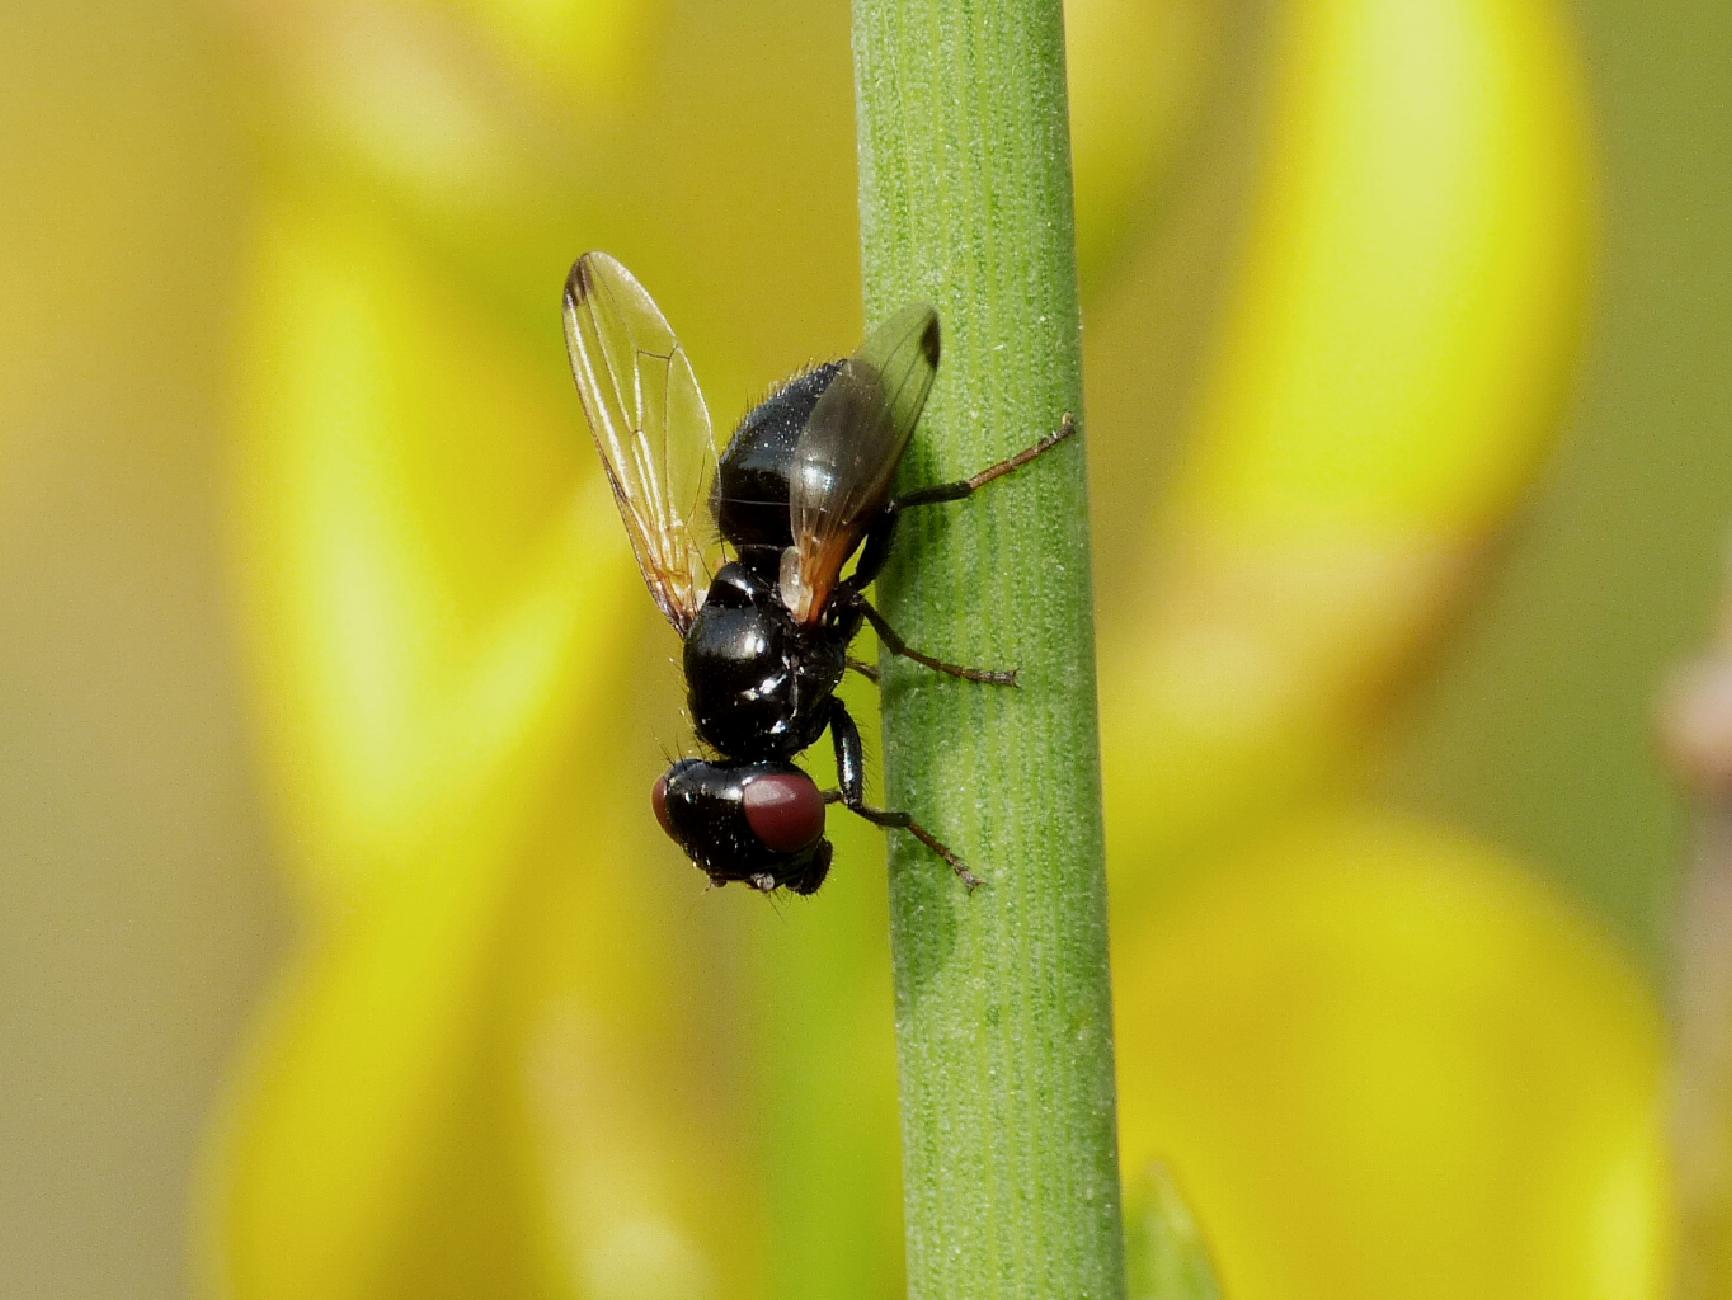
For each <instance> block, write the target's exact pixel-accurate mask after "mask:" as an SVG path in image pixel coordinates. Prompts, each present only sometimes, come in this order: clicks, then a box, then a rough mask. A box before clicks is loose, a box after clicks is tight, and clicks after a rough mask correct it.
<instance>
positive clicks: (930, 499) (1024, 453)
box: [884, 411, 1076, 515]
mask: <svg viewBox="0 0 1732 1300" xmlns="http://www.w3.org/2000/svg"><path fill="white" fill-rule="evenodd" d="M1075 432H1076V420H1075V419H1074V418H1073V417H1072V415H1071V413H1070V412H1069V411H1066V412H1065V413H1064V419H1062V420H1060V421H1059V422H1058V428H1056V429H1054V430H1053V431H1052V432H1051V433H1049V434H1047V435H1046V436H1045V437H1044V438H1042V439H1041V440H1040V441H1039V442H1037V443H1035V444H1034V445H1033V446H1032V447H1024V448H1023V449H1022V450H1021V451H1019V452H1017V453H1016V455H1014V456H1007V457H1005V459H1003V460H1001V461H999V462H998V463H997V464H994V465H988V466H987V467H986V468H985V469H983V470H981V471H980V473H978V474H972V475H970V476H969V477H968V478H963V479H957V480H956V482H954V483H934V484H933V485H932V486H931V487H923V488H919V489H917V490H915V491H913V492H905V493H903V494H902V495H901V496H899V497H892V498H891V499H890V503H889V504H888V505H887V506H885V507H884V508H885V510H886V511H888V512H889V513H890V514H892V515H895V514H899V513H900V512H902V511H904V510H908V509H911V508H912V507H914V506H933V505H938V504H940V503H942V502H945V501H961V500H963V499H964V498H965V497H971V496H973V495H974V494H975V492H976V491H978V490H979V489H980V488H983V487H985V486H986V485H987V484H988V483H990V482H992V480H993V479H995V478H1003V477H1004V476H1005V475H1006V474H1009V473H1011V472H1012V471H1014V470H1019V469H1021V468H1022V467H1023V466H1024V465H1026V464H1028V463H1029V462H1030V461H1032V460H1037V459H1039V458H1040V457H1042V456H1044V455H1046V453H1047V452H1049V451H1051V450H1052V449H1053V448H1054V447H1056V446H1058V445H1059V443H1061V442H1063V441H1064V440H1065V439H1066V438H1069V437H1070V436H1071V435H1072V434H1074V433H1075Z"/></svg>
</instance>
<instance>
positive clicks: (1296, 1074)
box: [1115, 815, 1663, 1300]
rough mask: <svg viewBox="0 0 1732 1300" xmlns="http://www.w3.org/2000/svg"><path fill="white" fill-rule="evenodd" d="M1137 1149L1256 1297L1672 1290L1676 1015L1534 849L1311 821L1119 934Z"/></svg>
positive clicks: (1128, 1125) (1128, 1110)
mask: <svg viewBox="0 0 1732 1300" xmlns="http://www.w3.org/2000/svg"><path fill="white" fill-rule="evenodd" d="M1121 936H1122V937H1121V938H1119V940H1118V960H1117V967H1118V971H1117V973H1118V976H1119V979H1118V983H1117V987H1116V992H1115V997H1116V999H1117V1002H1118V1007H1119V1024H1120V1034H1119V1047H1120V1061H1121V1066H1120V1072H1121V1096H1120V1106H1121V1118H1122V1134H1123V1147H1124V1153H1125V1157H1126V1163H1127V1167H1129V1168H1137V1167H1140V1166H1141V1164H1143V1163H1144V1162H1146V1161H1148V1160H1150V1159H1153V1158H1156V1157H1159V1158H1162V1159H1165V1160H1167V1161H1169V1162H1170V1163H1171V1165H1172V1166H1173V1168H1174V1170H1175V1172H1176V1175H1177V1177H1178V1178H1179V1180H1180V1181H1181V1182H1182V1183H1183V1185H1184V1186H1185V1189H1186V1191H1187V1193H1188V1195H1189V1198H1190V1201H1191V1205H1192V1208H1193V1209H1194V1210H1195V1212H1196V1215H1197V1218H1198V1220H1199V1221H1200V1223H1201V1225H1202V1228H1203V1231H1204V1234H1205V1236H1206V1237H1207V1238H1208V1240H1209V1241H1210V1243H1211V1246H1212V1247H1213V1250H1214V1255H1215V1261H1216V1263H1217V1265H1218V1266H1219V1270H1220V1274H1221V1281H1222V1287H1223V1290H1224V1291H1225V1293H1226V1294H1227V1295H1230V1296H1233V1297H1235V1298H1236V1300H1262V1298H1263V1297H1269V1298H1270V1300H1273V1298H1274V1297H1280V1298H1281V1300H1309V1298H1311V1297H1316V1298H1317V1300H1325V1298H1326V1300H1389V1298H1390V1297H1395V1296H1399V1297H1401V1300H1461V1298H1462V1297H1465V1296H1472V1297H1474V1300H1504V1298H1506V1297H1507V1300H1551V1298H1553V1297H1555V1298H1556V1300H1644V1298H1645V1297H1653V1296H1657V1295H1658V1294H1660V1291H1659V1285H1658V1282H1659V1277H1660V1271H1659V1270H1660V1265H1659V1256H1660V1253H1661V1244H1660V1241H1659V1236H1660V1232H1659V1228H1658V1226H1657V1225H1658V1223H1659V1222H1660V1208H1659V1203H1660V1199H1661V1194H1662V1174H1661V1169H1662V1164H1663V1148H1662V1134H1661V1131H1660V1124H1659V1116H1658V1113H1657V1111H1658V1108H1657V1100H1658V1097H1657V1090H1658V1087H1659V1078H1658V1074H1659V1061H1660V1053H1661V1031H1660V1025H1659V1023H1658V1016H1657V1014H1656V1010H1655V1008H1654V1006H1653V1005H1652V1003H1651V1001H1650V998H1649V995H1648V993H1647V990H1646V989H1645V988H1644V987H1643V985H1642V983H1641V981H1640V979H1639V978H1638V977H1637V975H1636V973H1635V971H1634V970H1633V969H1632V967H1631V966H1630V964H1629V963H1628V962H1627V961H1625V960H1624V959H1623V957H1622V956H1621V955H1620V954H1619V953H1618V952H1617V951H1616V950H1615V948H1614V947H1613V946H1612V945H1611V944H1610V942H1609V941H1608V939H1607V938H1606V936H1605V935H1604V934H1602V933H1601V932H1599V931H1598V930H1596V929H1595V928H1594V927H1593V926H1592V925H1591V924H1590V923H1589V922H1587V921H1586V920H1585V919H1584V918H1582V917H1581V916H1579V915H1576V914H1574V913H1572V912H1571V911H1569V910H1568V909H1567V908H1565V907H1564V906H1563V905H1562V904H1561V903H1560V902H1559V901H1558V900H1557V899H1556V898H1554V897H1553V896H1551V895H1550V894H1549V893H1548V892H1546V891H1545V890H1544V889H1543V888H1541V887H1540V886H1539V885H1538V884H1536V883H1535V882H1534V881H1533V880H1532V879H1531V878H1530V877H1529V876H1528V875H1527V874H1526V873H1524V872H1523V871H1522V870H1521V869H1520V868H1519V866H1518V865H1516V864H1515V863H1512V862H1510V861H1508V860H1507V859H1505V858H1503V857H1501V856H1500V855H1498V854H1496V853H1494V852H1492V851H1490V850H1487V849H1485V848H1484V847H1482V846H1479V845H1477V844H1474V843H1471V842H1467V841H1464V840H1461V839H1459V838H1455V837H1452V836H1449V835H1447V834H1444V833H1441V832H1438V831H1435V830H1432V829H1429V828H1427V827H1424V826H1422V825H1417V824H1413V823H1409V822H1405V821H1401V820H1397V819H1392V818H1389V817H1379V816H1373V815H1358V816H1350V817H1349V816H1337V817H1325V818H1320V819H1318V820H1316V821H1313V822H1311V823H1309V824H1306V825H1303V826H1300V827H1297V828H1294V829H1291V830H1289V831H1288V832H1287V833H1285V834H1283V835H1281V836H1280V837H1278V838H1276V839H1275V840H1273V841H1271V842H1270V843H1268V844H1266V845H1265V846H1264V847H1262V848H1260V849H1259V850H1258V851H1257V852H1256V853H1255V854H1254V855H1252V856H1251V857H1250V858H1248V859H1247V860H1244V861H1241V862H1238V863H1235V864H1233V865H1232V867H1231V868H1230V869H1228V870H1226V871H1223V872H1221V873H1219V874H1217V875H1216V876H1214V877H1213V878H1212V880H1211V881H1210V882H1209V883H1206V884H1202V885H1200V886H1198V887H1196V888H1195V889H1194V890H1193V891H1187V893H1186V894H1185V895H1184V896H1183V897H1182V898H1179V899H1175V900H1172V910H1171V911H1170V912H1168V913H1167V914H1166V915H1164V916H1163V917H1162V918H1161V919H1160V920H1159V921H1158V922H1156V923H1153V924H1150V925H1147V926H1135V925H1133V926H1129V927H1121Z"/></svg>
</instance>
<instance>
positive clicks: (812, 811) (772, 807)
mask: <svg viewBox="0 0 1732 1300" xmlns="http://www.w3.org/2000/svg"><path fill="white" fill-rule="evenodd" d="M744 799H745V805H746V824H747V825H748V826H750V827H751V828H752V834H753V835H755V836H757V837H758V842H759V843H760V844H762V845H763V846H764V847H765V848H766V849H769V850H770V851H771V852H772V853H798V852H799V851H800V850H801V849H805V848H809V847H810V846H811V845H813V844H815V843H817V842H818V840H819V839H821V838H822V837H823V834H824V796H823V795H821V794H819V793H818V787H817V786H816V785H814V784H813V783H812V778H811V777H809V776H807V775H805V774H804V773H801V772H776V773H771V774H769V775H766V776H759V777H755V778H753V779H752V780H751V781H750V782H749V783H748V784H747V785H746V789H745V792H744ZM661 806H662V805H661V804H660V803H659V802H658V803H657V805H656V807H657V810H658V811H659V810H660V808H661ZM662 824H663V825H664V826H665V825H666V824H667V823H666V821H665V820H664V821H663V823H662Z"/></svg>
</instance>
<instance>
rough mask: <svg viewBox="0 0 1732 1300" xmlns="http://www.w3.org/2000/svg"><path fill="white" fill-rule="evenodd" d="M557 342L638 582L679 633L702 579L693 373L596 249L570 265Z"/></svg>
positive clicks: (651, 304)
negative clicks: (567, 360) (565, 354)
mask: <svg viewBox="0 0 1732 1300" xmlns="http://www.w3.org/2000/svg"><path fill="white" fill-rule="evenodd" d="M565 342H566V347H567V348H568V349H569V351H570V353H571V373H572V374H573V375H574V376H575V377H576V379H577V392H578V396H579V397H581V398H582V399H583V413H584V415H585V416H587V417H588V419H589V431H590V433H591V435H592V436H593V437H594V438H595V449H596V450H597V451H599V452H600V453H601V464H602V468H603V469H604V470H606V471H607V481H608V484H609V486H611V487H612V488H613V495H614V500H615V501H617V502H618V503H619V513H620V518H621V519H623V520H624V521H625V530H626V533H627V534H628V535H629V536H630V537H631V546H632V550H633V551H635V552H636V553H637V562H638V567H639V568H640V569H642V570H643V579H644V582H645V583H646V584H647V585H648V587H649V591H650V595H651V596H653V597H654V598H655V602H656V604H657V605H658V606H660V607H661V611H662V613H663V614H664V615H666V616H667V620H668V622H670V623H672V624H673V625H674V627H676V628H677V629H679V632H680V634H681V635H682V636H683V635H685V633H686V631H687V630H688V629H689V628H690V627H691V625H692V619H693V618H695V617H696V616H697V612H698V607H699V606H700V605H702V604H703V601H704V594H705V591H706V589H707V588H708V585H709V571H710V565H709V563H708V559H707V557H706V555H705V553H704V548H703V547H702V546H700V545H699V543H698V541H697V534H696V533H695V532H694V528H693V524H694V522H697V521H705V514H704V512H705V511H706V510H707V508H708V507H707V501H708V495H709V483H710V480H711V478H712V476H713V475H714V473H715V466H716V446H715V435H714V433H713V432H712V430H711V428H710V413H709V410H708V409H707V408H706V407H705V406H704V397H703V393H702V392H701V391H700V390H699V388H698V381H697V376H695V375H694V374H693V373H692V366H691V362H690V361H688V360H687V359H686V354H685V350H684V349H683V348H681V347H680V343H679V340H678V339H677V338H675V337H674V332H673V330H672V329H670V328H669V327H668V323H667V319H666V318H665V317H664V316H663V315H662V314H661V310H660V309H659V308H658V307H657V306H656V305H655V301H654V300H653V299H652V298H651V297H650V296H649V294H648V293H647V292H645V290H644V287H643V286H642V285H641V284H639V283H638V282H637V280H636V279H635V278H633V276H632V273H631V272H630V271H628V270H626V269H625V267H623V266H621V265H620V264H619V263H618V262H617V261H615V260H614V259H613V258H611V257H609V256H608V255H607V254H606V253H585V254H584V255H583V256H582V257H580V258H578V259H577V264H576V265H575V266H573V267H572V268H571V275H570V277H569V278H568V279H567V280H566V282H565ZM706 522H707V521H706Z"/></svg>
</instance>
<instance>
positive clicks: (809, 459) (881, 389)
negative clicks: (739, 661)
mask: <svg viewBox="0 0 1732 1300" xmlns="http://www.w3.org/2000/svg"><path fill="white" fill-rule="evenodd" d="M937 374H938V313H937V312H935V311H933V310H932V308H930V307H928V306H925V305H924V304H916V305H913V306H909V307H904V308H903V309H902V310H901V311H899V312H897V313H896V315H894V316H892V317H891V318H890V319H889V320H887V321H886V322H885V323H884V324H882V325H880V326H879V327H878V328H877V329H876V330H874V331H873V333H872V336H871V337H870V338H868V339H867V340H866V342H865V343H864V344H863V345H862V346H861V348H860V350H859V351H858V352H856V353H855V354H854V355H853V356H851V357H849V358H848V359H847V360H846V361H844V362H843V363H842V367H841V369H839V370H838V371H837V372H836V377H835V378H834V379H832V380H831V381H830V383H829V385H828V386H827V387H826V388H825V389H824V392H823V395H822V396H821V397H819V398H818V403H817V405H816V406H814V407H813V408H812V415H811V418H810V419H809V420H807V422H806V427H805V429H804V430H803V431H802V432H801V434H800V439H799V441H798V442H797V443H795V445H794V460H793V465H792V467H791V468H790V472H789V476H788V477H789V492H788V510H789V522H790V523H791V525H792V527H793V533H794V544H793V545H792V546H790V547H789V548H788V549H787V550H786V551H784V552H783V553H782V572H781V590H782V601H783V603H784V604H786V605H787V607H788V609H789V610H790V612H792V614H793V615H794V618H795V621H797V622H800V623H814V622H816V621H817V620H818V618H819V616H820V615H821V614H822V613H823V610H824V602H825V601H826V600H827V599H829V596H830V591H831V589H832V588H833V587H834V586H835V585H836V579H837V578H838V577H839V576H840V575H841V572H842V566H843V565H844V564H846V563H847V562H848V557H849V556H850V555H852V554H853V553H854V548H855V546H857V545H858V544H859V542H860V538H861V536H862V535H863V534H864V533H865V531H866V529H867V528H869V527H871V525H872V522H873V520H874V519H875V518H876V517H877V514H878V512H879V511H880V510H881V509H882V508H883V506H884V503H885V502H886V501H888V500H889V499H890V483H891V480H892V479H893V478H894V477H895V475H896V466H897V465H898V464H899V463H900V462H901V460H902V453H903V452H904V451H905V450H906V449H907V447H908V439H909V437H910V436H911V435H912V434H913V432H914V426H915V424H916V423H917V422H918V421H919V419H920V411H921V408H923V407H924V406H925V405H926V395H927V393H929V392H931V391H932V381H933V379H934V378H935V377H936V375H937Z"/></svg>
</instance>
